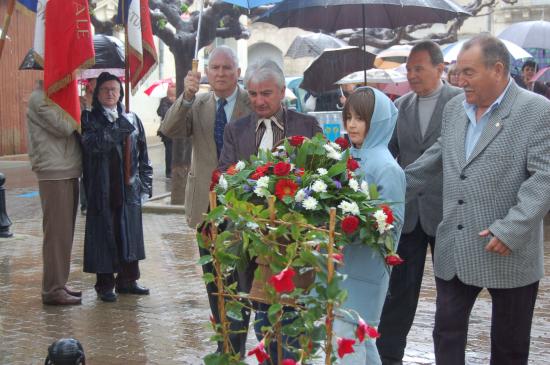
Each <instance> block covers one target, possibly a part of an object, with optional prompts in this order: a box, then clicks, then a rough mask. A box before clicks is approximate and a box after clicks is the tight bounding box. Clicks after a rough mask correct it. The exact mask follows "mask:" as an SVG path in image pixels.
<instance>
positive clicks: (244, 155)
mask: <svg viewBox="0 0 550 365" xmlns="http://www.w3.org/2000/svg"><path fill="white" fill-rule="evenodd" d="M244 82H245V85H246V88H247V91H248V96H249V99H250V106H251V108H252V110H253V112H252V113H251V114H250V115H248V116H246V117H244V118H241V119H239V120H237V121H235V122H234V123H230V124H228V125H227V127H226V128H225V132H224V137H223V149H222V153H221V155H220V161H219V163H218V168H219V169H220V170H221V171H225V170H227V168H228V167H229V166H231V165H232V164H234V163H236V162H238V161H239V160H248V159H249V158H250V156H251V155H256V154H257V153H258V150H259V149H269V150H271V149H272V148H273V146H274V145H276V144H277V143H278V142H279V141H280V140H282V139H284V138H286V137H291V136H297V135H301V136H305V137H308V138H311V137H313V136H314V135H316V134H317V133H322V129H321V127H320V126H319V122H318V121H317V119H315V118H314V117H311V116H308V115H305V114H302V113H298V112H295V111H293V110H287V109H285V108H284V107H283V104H282V101H283V99H284V96H285V76H284V74H283V71H282V70H281V68H280V67H279V66H278V65H277V63H275V62H273V61H271V60H261V61H259V62H257V63H254V64H252V65H250V66H249V67H248V69H247V70H246V74H245V77H244ZM256 267H257V265H256V263H255V262H250V263H249V264H248V267H247V268H246V270H243V271H242V272H238V273H237V276H238V283H239V287H238V290H239V291H242V292H246V293H248V292H250V288H251V286H252V279H253V278H254V270H255V269H256ZM267 308H268V305H266V304H261V303H256V304H255V309H256V320H255V322H254V327H255V330H256V333H257V335H258V337H259V339H261V337H260V336H261V335H260V334H259V333H260V329H261V326H262V325H264V326H265V325H269V321H268V320H267V313H266V311H267ZM243 317H244V316H243ZM241 323H242V328H241V330H245V333H246V330H247V329H248V318H245V321H243V322H241ZM231 325H232V326H233V325H234V323H232V324H231ZM231 329H232V330H233V331H234V330H239V328H235V327H232V328H231ZM243 340H244V341H246V335H245V336H244V338H243ZM287 341H288V342H287ZM291 341H293V340H292V339H288V340H284V342H285V343H289V342H291ZM297 345H298V344H297V343H296V342H294V343H293V346H297ZM274 346H275V341H273V342H272V343H271V346H270V350H268V352H269V353H270V356H271V359H272V361H273V363H277V351H274ZM283 356H284V357H285V358H290V357H292V355H291V354H289V353H287V352H286V351H284V352H283Z"/></svg>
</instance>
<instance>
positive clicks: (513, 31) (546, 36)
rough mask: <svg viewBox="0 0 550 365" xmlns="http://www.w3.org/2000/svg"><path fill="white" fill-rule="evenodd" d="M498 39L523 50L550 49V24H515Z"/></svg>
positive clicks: (538, 22) (539, 22) (532, 22)
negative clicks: (511, 43)
mask: <svg viewBox="0 0 550 365" xmlns="http://www.w3.org/2000/svg"><path fill="white" fill-rule="evenodd" d="M498 37H499V38H500V39H504V40H507V41H510V42H514V43H515V44H517V45H518V46H521V47H522V48H543V49H550V22H546V21H544V20H538V21H531V22H519V23H514V24H512V25H510V26H509V27H507V28H506V29H504V30H503V31H502V32H501V33H500V34H499V35H498Z"/></svg>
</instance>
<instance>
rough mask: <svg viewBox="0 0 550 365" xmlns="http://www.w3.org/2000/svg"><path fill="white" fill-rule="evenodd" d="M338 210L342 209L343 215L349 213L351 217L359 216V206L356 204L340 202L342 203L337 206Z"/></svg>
mask: <svg viewBox="0 0 550 365" xmlns="http://www.w3.org/2000/svg"><path fill="white" fill-rule="evenodd" d="M338 208H340V209H342V213H343V214H347V213H349V214H352V215H359V206H358V205H357V203H356V202H348V201H345V200H342V202H341V203H340V204H339V205H338Z"/></svg>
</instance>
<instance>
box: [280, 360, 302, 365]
mask: <svg viewBox="0 0 550 365" xmlns="http://www.w3.org/2000/svg"><path fill="white" fill-rule="evenodd" d="M281 364H282V365H296V364H298V363H297V362H296V360H292V359H284V360H283V362H282V363H281Z"/></svg>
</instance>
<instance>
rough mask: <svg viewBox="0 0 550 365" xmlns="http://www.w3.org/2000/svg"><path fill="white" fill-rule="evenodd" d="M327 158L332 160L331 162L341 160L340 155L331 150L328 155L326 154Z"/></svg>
mask: <svg viewBox="0 0 550 365" xmlns="http://www.w3.org/2000/svg"><path fill="white" fill-rule="evenodd" d="M327 156H328V158H332V159H333V160H336V161H340V160H341V159H342V153H340V152H338V151H335V150H332V151H330V152H329V153H327Z"/></svg>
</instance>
